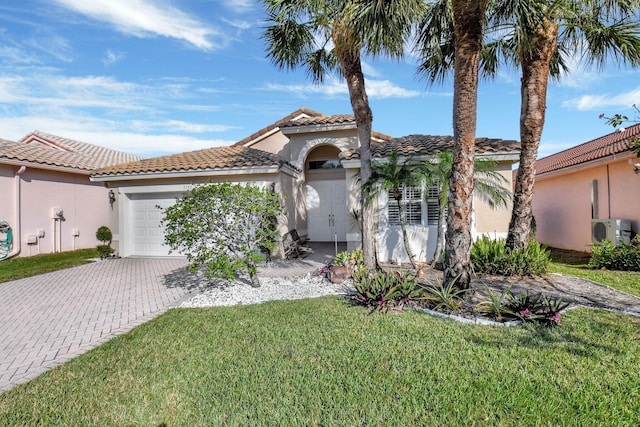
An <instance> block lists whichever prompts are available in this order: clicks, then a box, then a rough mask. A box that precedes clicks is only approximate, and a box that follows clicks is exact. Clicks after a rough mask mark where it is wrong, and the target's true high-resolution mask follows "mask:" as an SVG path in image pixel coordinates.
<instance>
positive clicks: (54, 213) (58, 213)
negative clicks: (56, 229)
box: [51, 208, 64, 219]
mask: <svg viewBox="0 0 640 427" xmlns="http://www.w3.org/2000/svg"><path fill="white" fill-rule="evenodd" d="M63 217H64V211H63V210H62V208H51V218H53V219H61V218H63Z"/></svg>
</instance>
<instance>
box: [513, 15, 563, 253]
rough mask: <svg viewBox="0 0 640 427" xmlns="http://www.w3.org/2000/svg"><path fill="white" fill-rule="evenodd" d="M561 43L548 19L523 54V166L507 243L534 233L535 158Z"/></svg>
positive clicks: (520, 244) (516, 244) (521, 242)
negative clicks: (551, 75) (556, 51)
mask: <svg viewBox="0 0 640 427" xmlns="http://www.w3.org/2000/svg"><path fill="white" fill-rule="evenodd" d="M557 43H558V26H557V24H555V23H554V22H547V25H546V26H545V27H544V28H540V29H538V30H537V31H536V34H535V37H534V39H533V42H532V48H531V50H530V51H528V52H525V53H524V54H523V55H522V58H521V60H522V84H521V92H522V105H521V107H520V144H521V148H520V165H519V166H518V173H517V175H516V182H515V189H514V194H513V211H512V212H511V221H510V222H509V233H508V235H507V241H506V245H507V247H509V248H511V249H517V248H523V247H524V246H526V244H527V243H528V242H529V237H530V236H531V220H532V217H533V211H532V200H533V186H534V184H535V178H536V157H537V156H538V147H539V146H540V137H541V136H542V129H543V127H544V119H545V111H546V108H547V84H548V80H549V67H550V64H551V60H552V58H553V55H554V53H555V50H556V46H557Z"/></svg>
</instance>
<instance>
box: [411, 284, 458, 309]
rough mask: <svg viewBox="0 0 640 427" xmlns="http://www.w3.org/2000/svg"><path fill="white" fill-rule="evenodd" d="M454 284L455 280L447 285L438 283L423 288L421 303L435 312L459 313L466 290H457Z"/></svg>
mask: <svg viewBox="0 0 640 427" xmlns="http://www.w3.org/2000/svg"><path fill="white" fill-rule="evenodd" d="M455 284H456V280H451V281H449V283H448V284H447V285H445V284H444V283H443V282H441V281H438V282H437V283H435V284H431V285H427V286H425V288H424V297H423V298H422V300H423V302H424V303H425V305H426V306H427V307H429V308H432V309H434V310H437V311H444V312H449V313H450V312H455V311H459V310H460V308H462V303H463V302H464V295H465V293H466V289H458V288H457V287H456V286H455Z"/></svg>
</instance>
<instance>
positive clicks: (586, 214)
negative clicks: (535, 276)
mask: <svg viewBox="0 0 640 427" xmlns="http://www.w3.org/2000/svg"><path fill="white" fill-rule="evenodd" d="M634 136H635V137H638V136H640V124H636V125H633V126H630V127H628V128H626V129H619V130H616V131H615V132H612V133H610V134H608V135H605V136H602V137H600V138H596V139H594V140H592V141H588V142H585V143H584V144H580V145H578V146H575V147H573V148H570V149H568V150H565V151H562V152H560V153H557V154H553V155H551V156H548V157H544V158H542V159H540V160H538V161H537V172H536V183H535V186H534V196H533V203H532V206H533V214H534V216H535V219H536V228H537V233H536V238H537V240H539V241H540V242H544V243H547V244H549V245H550V246H552V247H557V248H562V249H572V250H576V251H589V250H590V248H591V245H592V241H593V237H594V232H595V237H596V239H599V236H598V234H599V229H600V228H601V227H606V228H610V227H615V224H614V223H612V222H610V221H609V220H611V219H626V220H630V225H631V231H632V232H636V233H637V232H638V227H639V226H640V198H639V197H638V195H639V194H640V176H638V175H637V173H638V172H637V171H638V167H637V166H636V165H637V164H638V163H640V160H639V159H638V158H637V157H636V155H635V154H634V153H633V152H632V151H631V150H630V149H629V146H628V141H629V140H630V138H632V137H634ZM638 166H640V165H638ZM598 223H601V224H602V225H597V224H598ZM594 227H595V229H594ZM601 229H602V230H603V231H605V232H606V230H605V229H604V228H601ZM610 232H613V233H614V234H615V228H612V229H611V230H610ZM605 235H606V233H605ZM610 240H613V239H611V238H610Z"/></svg>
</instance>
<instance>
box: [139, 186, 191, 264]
mask: <svg viewBox="0 0 640 427" xmlns="http://www.w3.org/2000/svg"><path fill="white" fill-rule="evenodd" d="M181 194H182V193H142V194H132V195H131V197H130V205H131V208H130V213H129V219H130V224H131V231H132V233H131V235H132V242H131V245H130V247H131V248H132V255H135V256H180V254H176V253H172V254H169V248H168V247H167V246H166V245H165V244H164V230H163V228H162V226H161V220H162V218H163V214H162V211H161V209H159V208H158V206H160V207H161V208H162V209H166V208H168V207H170V206H173V204H174V203H175V201H176V198H177V197H179V196H180V195H181Z"/></svg>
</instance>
